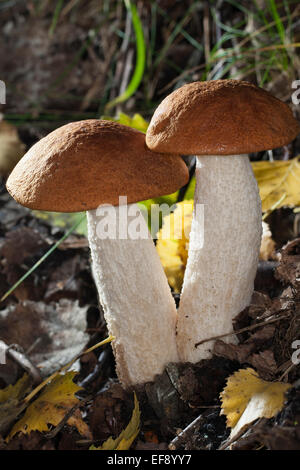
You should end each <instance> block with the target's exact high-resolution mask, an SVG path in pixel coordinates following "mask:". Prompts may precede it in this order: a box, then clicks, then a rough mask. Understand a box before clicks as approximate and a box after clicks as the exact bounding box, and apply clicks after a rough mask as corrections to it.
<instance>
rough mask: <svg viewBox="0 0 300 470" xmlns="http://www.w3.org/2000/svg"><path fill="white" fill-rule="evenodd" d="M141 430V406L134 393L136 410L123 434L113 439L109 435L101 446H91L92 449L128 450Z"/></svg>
mask: <svg viewBox="0 0 300 470" xmlns="http://www.w3.org/2000/svg"><path fill="white" fill-rule="evenodd" d="M139 431H140V408H139V402H138V399H137V397H136V394H134V410H133V412H132V416H131V420H130V422H129V424H128V425H127V426H126V428H125V429H124V430H123V431H122V432H121V434H120V435H119V436H118V437H117V438H116V439H113V438H112V437H109V438H108V439H107V440H106V441H105V442H104V443H103V444H102V446H100V447H95V446H91V447H90V450H128V449H130V447H131V445H132V443H133V441H134V440H135V438H136V437H137V435H138V433H139Z"/></svg>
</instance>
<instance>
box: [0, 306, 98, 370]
mask: <svg viewBox="0 0 300 470" xmlns="http://www.w3.org/2000/svg"><path fill="white" fill-rule="evenodd" d="M87 310H88V306H84V307H80V306H79V302H78V300H75V301H73V300H69V299H60V300H59V301H58V302H51V303H50V304H46V303H45V302H42V301H40V302H32V301H24V302H19V303H18V304H10V305H9V306H8V307H7V308H6V309H3V310H1V312H0V336H1V338H2V339H3V340H4V341H5V342H6V343H7V344H13V343H14V344H16V343H17V344H19V346H21V347H22V348H23V349H24V350H25V351H26V350H28V349H29V348H31V351H30V352H29V354H28V356H29V358H30V360H31V361H32V362H33V363H34V364H35V365H36V366H37V367H38V368H39V369H40V372H41V374H42V376H43V377H44V378H46V377H48V376H49V375H50V374H52V373H53V372H55V371H56V370H57V369H58V368H59V367H61V366H63V365H64V364H66V363H68V362H69V361H70V360H71V359H72V358H73V357H75V356H77V354H79V353H80V352H81V351H82V349H83V348H84V346H85V345H86V344H87V342H88V339H89V335H88V334H87V333H86V327H87ZM32 325H34V328H33V327H32ZM33 344H34V345H35V346H34V347H33V348H32V345H33ZM3 367H5V366H3Z"/></svg>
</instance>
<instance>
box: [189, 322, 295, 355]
mask: <svg viewBox="0 0 300 470" xmlns="http://www.w3.org/2000/svg"><path fill="white" fill-rule="evenodd" d="M288 315H289V314H288ZM288 315H286V314H285V315H281V316H280V317H276V318H272V319H271V320H266V321H263V322H260V323H256V324H255V325H250V326H246V327H245V328H241V329H240V330H236V331H232V332H230V333H224V334H223V335H218V336H211V337H210V338H206V339H203V340H202V341H199V343H196V344H195V348H197V347H198V346H200V344H203V343H207V342H208V341H213V340H215V339H219V338H224V337H225V336H233V335H238V334H240V333H244V332H245V331H251V330H255V328H259V327H260V326H265V325H269V323H274V322H276V321H279V320H283V319H285V318H286V317H287V316H288Z"/></svg>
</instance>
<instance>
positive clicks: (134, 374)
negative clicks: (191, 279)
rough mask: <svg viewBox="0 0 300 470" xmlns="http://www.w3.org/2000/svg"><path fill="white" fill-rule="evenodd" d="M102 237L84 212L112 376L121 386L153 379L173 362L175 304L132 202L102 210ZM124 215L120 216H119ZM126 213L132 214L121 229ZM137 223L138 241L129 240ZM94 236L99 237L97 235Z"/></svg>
mask: <svg viewBox="0 0 300 470" xmlns="http://www.w3.org/2000/svg"><path fill="white" fill-rule="evenodd" d="M105 211H106V216H105V223H106V225H107V227H108V228H109V230H110V229H111V233H110V237H111V236H112V235H113V231H114V229H113V227H115V226H116V224H117V232H118V233H117V239H111V238H106V239H103V236H102V235H101V233H100V232H101V228H103V222H101V217H99V214H97V210H91V211H88V212H87V219H88V236H89V244H90V249H91V255H92V266H93V276H94V279H95V282H96V287H97V289H98V293H99V300H100V303H101V305H102V307H103V311H104V317H105V320H106V322H107V327H108V330H109V333H110V334H111V335H113V336H115V338H116V339H115V340H114V341H113V342H112V346H113V350H114V354H115V359H116V369H117V374H118V377H119V379H120V381H121V383H122V384H123V386H124V387H125V388H127V387H130V386H132V385H136V384H139V383H145V382H148V381H151V380H153V378H154V376H155V375H156V374H160V373H162V372H163V370H164V367H165V366H166V364H167V363H168V362H177V361H178V354H177V346H176V336H175V328H176V315H177V313H176V306H175V302H174V299H173V297H172V294H171V291H170V287H169V285H168V282H167V279H166V276H165V273H164V271H163V268H162V265H161V262H160V259H159V256H158V254H157V251H156V249H155V246H154V243H153V240H152V237H151V235H150V233H149V230H148V227H147V224H146V221H145V219H144V217H143V215H142V213H141V212H140V210H139V208H138V206H137V205H136V204H132V205H130V206H120V207H112V206H107V207H106V209H105ZM124 211H125V212H124ZM126 211H128V213H129V214H131V215H133V214H136V217H135V218H134V219H132V218H131V221H130V223H129V225H128V228H127V222H126V213H127V212H126ZM136 224H138V225H139V228H140V234H141V236H144V238H143V239H130V238H128V232H131V234H130V236H132V233H133V236H134V234H135V233H136V230H135V228H136ZM99 235H100V237H99Z"/></svg>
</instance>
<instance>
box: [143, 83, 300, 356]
mask: <svg viewBox="0 0 300 470" xmlns="http://www.w3.org/2000/svg"><path fill="white" fill-rule="evenodd" d="M299 130H300V129H299V124H298V123H297V121H296V120H295V119H294V117H293V115H292V112H291V110H290V109H289V107H288V106H287V105H286V104H285V103H283V102H282V101H280V100H278V99H276V98H274V97H273V96H272V95H270V94H269V93H268V92H266V91H264V90H263V89H261V88H258V87H256V86H255V85H252V84H251V83H248V82H244V81H238V80H216V81H208V82H194V83H190V84H188V85H184V86H183V87H181V88H179V89H177V90H176V91H174V92H173V93H171V94H170V95H169V96H167V97H166V98H165V99H164V100H163V101H162V103H160V105H159V106H158V108H157V109H156V111H155V113H154V115H153V117H152V119H151V122H150V125H149V128H148V130H147V134H146V143H147V145H148V146H149V148H150V149H151V150H154V151H157V152H164V153H174V152H177V153H181V154H194V155H196V156H197V159H196V160H197V163H196V189H195V201H194V216H193V221H192V228H191V233H190V244H189V255H188V261H187V266H186V271H185V276H184V282H183V288H182V294H181V300H180V305H179V310H178V324H177V344H178V351H179V355H180V359H181V360H182V361H191V362H197V361H199V360H201V359H204V358H207V357H209V356H210V350H211V348H212V345H213V342H212V341H210V342H205V343H203V344H201V345H199V346H198V347H196V344H197V343H198V342H200V341H202V340H205V339H206V338H210V337H214V336H218V335H223V334H226V333H230V332H231V331H232V319H233V318H234V317H235V316H236V315H237V314H238V313H239V312H240V311H242V310H243V309H244V308H245V307H246V306H247V305H249V303H250V299H251V295H252V291H253V284H254V278H255V274H256V270H257V264H258V257H259V249H260V241H261V227H262V224H261V201H260V197H259V192H258V187H257V184H256V180H255V178H254V175H253V172H252V167H251V165H250V162H249V159H248V157H247V154H248V153H250V152H257V151H260V150H269V149H273V148H275V147H280V146H282V145H285V144H287V143H288V142H290V141H291V140H293V139H294V138H295V137H296V136H297V134H298V133H299ZM199 204H203V205H204V224H203V227H202V219H201V217H202V211H201V210H197V208H199V207H198V205H199ZM223 339H224V340H225V341H228V342H232V341H233V337H232V336H229V337H227V338H223Z"/></svg>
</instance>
